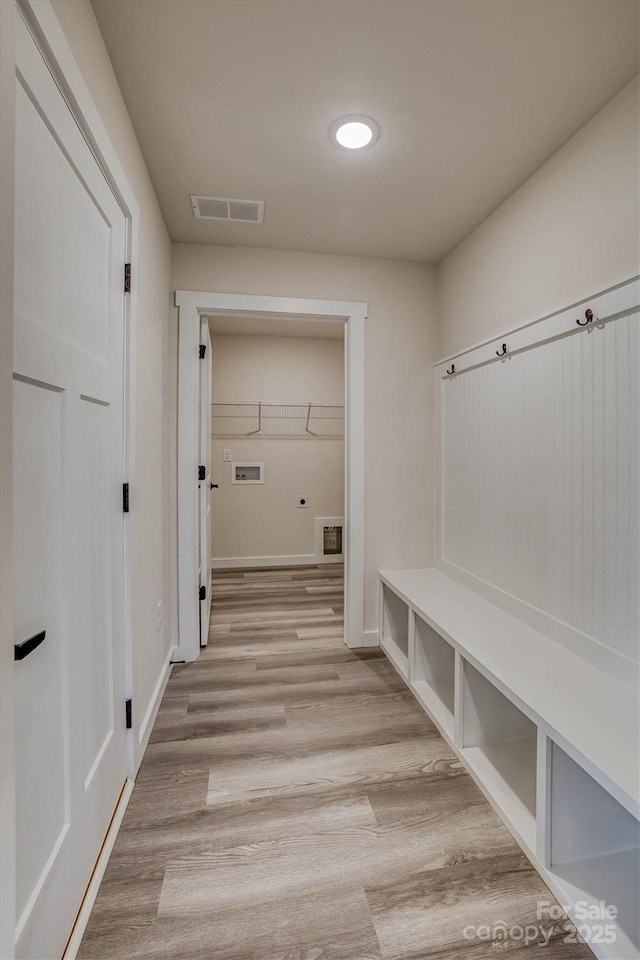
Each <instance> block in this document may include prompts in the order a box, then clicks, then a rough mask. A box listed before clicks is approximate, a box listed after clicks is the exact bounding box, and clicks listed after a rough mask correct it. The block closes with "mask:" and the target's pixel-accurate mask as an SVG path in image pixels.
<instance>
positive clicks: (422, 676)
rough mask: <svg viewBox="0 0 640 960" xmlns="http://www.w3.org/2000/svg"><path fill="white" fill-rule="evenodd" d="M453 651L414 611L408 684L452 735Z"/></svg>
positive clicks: (454, 655) (454, 656)
mask: <svg viewBox="0 0 640 960" xmlns="http://www.w3.org/2000/svg"><path fill="white" fill-rule="evenodd" d="M455 665H456V654H455V650H454V648H453V647H452V646H451V644H450V643H447V641H446V640H444V639H443V637H441V636H440V634H439V633H437V632H436V631H435V630H434V629H433V628H432V627H430V626H429V624H428V623H426V622H425V621H424V620H423V619H422V617H419V616H418V615H417V614H416V618H415V639H414V645H413V664H412V669H411V686H412V688H413V691H414V693H415V695H416V697H417V698H418V699H419V700H420V702H421V703H422V704H423V706H424V707H425V709H426V710H428V711H429V712H430V713H431V714H432V715H433V717H434V718H435V720H436V721H437V722H438V723H440V725H441V726H442V727H443V728H444V730H445V732H446V733H448V734H449V736H451V737H452V736H453V717H454V698H455Z"/></svg>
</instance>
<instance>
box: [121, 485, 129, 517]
mask: <svg viewBox="0 0 640 960" xmlns="http://www.w3.org/2000/svg"><path fill="white" fill-rule="evenodd" d="M122 512H123V513H129V484H128V483H123V484H122Z"/></svg>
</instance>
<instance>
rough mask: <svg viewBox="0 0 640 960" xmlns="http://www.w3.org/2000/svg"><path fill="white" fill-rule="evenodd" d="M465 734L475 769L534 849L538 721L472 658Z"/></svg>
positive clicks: (465, 684)
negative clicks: (500, 688)
mask: <svg viewBox="0 0 640 960" xmlns="http://www.w3.org/2000/svg"><path fill="white" fill-rule="evenodd" d="M461 739H462V749H461V753H462V756H463V757H464V759H465V761H466V762H467V763H468V765H469V767H470V769H471V770H472V771H473V772H474V773H475V774H476V777H477V779H478V781H479V782H480V783H481V784H482V785H483V787H484V788H485V789H486V791H487V793H488V794H489V796H490V797H491V799H492V800H493V801H494V803H495V804H496V806H497V807H498V808H499V809H500V810H501V811H502V813H503V814H504V816H505V818H506V820H507V821H508V822H509V823H510V824H511V826H512V827H513V828H514V830H515V831H516V832H517V833H518V835H519V837H520V839H521V840H522V842H523V843H524V844H525V846H526V847H527V848H528V849H529V850H530V851H531V852H532V853H533V852H534V851H535V838H536V753H537V729H536V726H535V724H534V723H533V721H532V720H530V719H529V717H527V716H526V715H525V714H524V713H523V712H522V710H520V709H519V708H518V707H517V706H516V705H515V704H514V703H512V702H511V700H509V699H508V698H507V697H506V696H505V695H504V694H503V693H501V691H500V690H498V688H497V687H496V686H494V684H492V683H491V682H490V681H489V680H487V678H486V677H484V676H483V675H482V674H481V673H479V671H478V670H476V669H475V667H474V666H472V664H470V663H469V662H468V661H467V660H463V681H462V730H461Z"/></svg>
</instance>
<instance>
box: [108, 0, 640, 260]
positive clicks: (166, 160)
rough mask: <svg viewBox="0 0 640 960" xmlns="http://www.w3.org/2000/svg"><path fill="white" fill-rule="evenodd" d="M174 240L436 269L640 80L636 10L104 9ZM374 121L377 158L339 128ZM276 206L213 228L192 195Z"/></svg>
mask: <svg viewBox="0 0 640 960" xmlns="http://www.w3.org/2000/svg"><path fill="white" fill-rule="evenodd" d="M92 2H93V8H94V11H95V13H96V17H97V19H98V22H99V25H100V28H101V31H102V33H103V36H104V39H105V42H106V45H107V48H108V50H109V54H110V56H111V59H112V61H113V64H114V68H115V72H116V75H117V77H118V81H119V83H120V86H121V89H122V92H123V95H124V98H125V101H126V104H127V107H128V109H129V113H130V115H131V119H132V121H133V124H134V127H135V129H136V133H137V135H138V138H139V141H140V144H141V147H142V151H143V153H144V156H145V160H146V162H147V165H148V167H149V171H150V173H151V178H152V180H153V184H154V187H155V189H156V192H157V194H158V198H159V200H160V205H161V207H162V211H163V214H164V217H165V220H166V223H167V226H168V229H169V232H170V234H171V237H172V239H173V240H177V241H185V242H190V243H211V244H225V245H246V246H258V247H261V246H264V247H280V248H285V249H292V250H308V251H320V252H327V253H342V254H355V255H364V256H375V257H385V258H393V259H409V260H425V261H436V262H437V261H438V260H440V259H441V258H442V257H443V256H444V255H445V254H446V253H447V252H448V251H449V250H451V249H452V248H453V247H454V246H455V245H456V244H458V243H459V242H460V241H461V240H462V239H463V238H464V237H465V236H466V235H467V234H468V233H469V232H470V231H471V230H472V229H473V228H474V227H475V226H476V225H477V224H478V223H480V222H481V221H482V220H483V219H484V218H485V217H486V216H487V215H488V214H489V213H491V212H492V211H493V210H494V209H495V208H496V207H497V206H498V205H499V204H500V203H501V202H502V201H503V200H504V199H505V198H506V197H508V196H509V194H511V193H512V192H513V191H514V190H515V189H516V188H517V187H518V186H520V185H521V184H522V183H523V182H524V181H525V180H526V179H527V178H528V177H529V176H530V175H531V174H532V173H534V172H535V170H536V169H538V167H540V166H541V165H542V164H543V163H544V162H545V161H546V160H547V159H548V158H549V157H550V156H551V155H552V154H553V153H555V151H556V150H558V149H559V148H560V147H561V146H562V145H563V144H564V143H565V142H566V141H567V140H568V139H569V138H570V137H571V136H572V135H573V134H574V133H575V132H576V131H577V130H578V129H579V128H580V127H581V126H582V125H583V124H584V123H586V122H587V121H588V120H589V119H590V118H591V117H592V116H593V115H594V114H595V113H596V112H597V111H598V110H599V109H600V108H601V107H603V106H604V105H605V104H606V103H607V102H608V101H609V100H610V99H611V98H612V97H613V96H615V94H616V93H618V91H619V90H621V89H622V87H623V86H625V85H626V84H627V83H628V82H629V81H630V80H631V79H632V78H633V77H634V75H635V74H637V72H638V3H637V2H636V0H92ZM349 113H365V114H370V115H371V116H373V117H375V118H376V120H377V121H378V123H379V125H380V128H381V131H382V133H381V137H380V140H379V141H378V143H377V144H376V145H375V146H374V147H373V148H372V149H370V150H365V151H363V152H361V153H351V152H347V151H342V150H339V149H338V148H336V147H334V146H332V145H331V143H330V142H329V139H328V129H329V126H330V124H331V122H332V121H333V120H334V119H335V118H337V117H339V116H341V115H344V114H349ZM191 193H197V194H204V195H210V196H219V197H233V198H240V199H250V200H264V201H265V219H264V224H261V225H256V224H233V223H218V222H215V221H203V220H196V219H195V218H194V217H193V213H192V210H191V204H190V201H189V194H191Z"/></svg>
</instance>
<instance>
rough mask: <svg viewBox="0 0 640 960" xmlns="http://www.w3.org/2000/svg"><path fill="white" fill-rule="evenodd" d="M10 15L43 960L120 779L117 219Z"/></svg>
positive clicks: (18, 483) (24, 581)
mask: <svg viewBox="0 0 640 960" xmlns="http://www.w3.org/2000/svg"><path fill="white" fill-rule="evenodd" d="M18 20H19V22H18V24H17V49H16V63H17V85H16V210H15V214H16V228H15V230H16V232H15V334H14V344H15V347H14V431H13V432H14V497H15V500H14V525H15V526H14V530H15V538H14V544H15V631H16V632H15V643H16V645H17V646H16V659H19V662H17V663H16V791H17V803H16V811H17V824H16V834H17V836H16V842H17V864H16V897H17V916H16V943H17V945H16V957H18V958H27V957H28V958H45V957H46V958H54V957H59V956H61V954H62V951H63V949H64V946H65V942H66V940H67V937H68V936H69V933H70V930H71V927H72V924H73V921H74V918H75V915H76V911H77V909H78V906H79V904H80V902H81V899H82V896H83V893H84V890H85V887H86V884H87V882H88V880H89V878H90V874H91V871H92V868H93V866H94V863H95V860H96V858H97V856H98V853H99V851H100V847H101V844H102V840H103V838H104V835H105V833H106V830H107V828H108V825H109V821H110V818H111V815H112V813H113V810H114V807H115V805H116V803H117V800H118V797H119V794H120V791H121V789H122V787H123V784H124V782H125V778H126V759H125V740H126V733H125V713H124V698H125V691H124V663H123V660H124V651H123V624H124V616H123V569H124V566H123V560H124V540H123V520H124V518H123V515H122V481H123V475H122V471H123V365H124V356H123V355H124V304H125V295H124V287H123V270H124V259H125V248H126V220H125V217H124V215H123V213H122V211H121V209H120V207H119V206H118V204H117V202H116V200H115V198H114V196H113V194H112V192H111V190H110V189H109V186H108V184H107V182H106V180H105V179H104V177H103V175H102V173H101V171H100V169H99V167H98V164H97V163H96V161H95V159H94V157H93V155H92V153H91V151H90V149H89V147H88V146H87V144H86V142H85V140H84V138H83V136H82V134H81V133H80V130H79V128H78V126H77V124H76V123H75V121H74V118H73V116H72V114H71V112H70V110H69V109H68V107H67V105H66V103H65V101H64V99H63V97H62V95H61V93H60V91H59V89H58V87H57V85H56V83H55V82H54V80H53V78H52V76H51V74H50V72H49V70H48V68H47V66H46V64H45V62H44V60H43V58H42V57H41V55H40V53H39V50H38V48H37V46H36V44H35V42H34V40H33V38H32V37H31V34H30V32H29V30H28V28H27V27H26V25H25V24H24V23H23V22H22V20H21V19H20V18H18ZM43 633H44V638H43V639H42V642H41V643H40V644H39V645H38V646H35V643H36V641H34V649H33V650H32V651H31V652H30V653H28V655H27V656H24V657H23V658H21V659H20V655H21V654H24V653H25V652H26V649H28V647H26V648H25V646H24V645H23V644H24V641H26V640H28V639H29V638H32V637H40V638H42V634H43ZM21 645H22V646H21Z"/></svg>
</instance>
